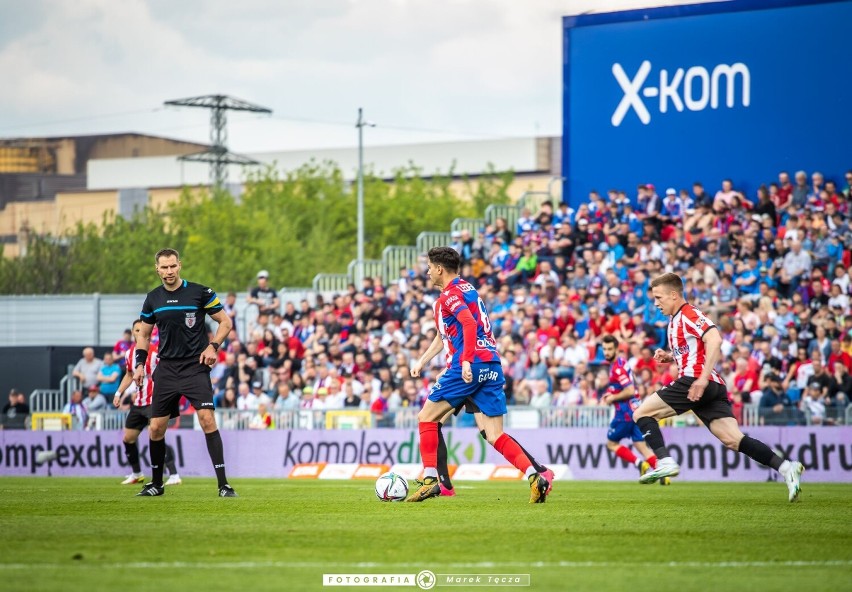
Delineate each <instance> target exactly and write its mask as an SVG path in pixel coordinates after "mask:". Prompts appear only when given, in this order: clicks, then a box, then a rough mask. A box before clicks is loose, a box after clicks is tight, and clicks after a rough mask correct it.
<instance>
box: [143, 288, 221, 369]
mask: <svg viewBox="0 0 852 592" xmlns="http://www.w3.org/2000/svg"><path fill="white" fill-rule="evenodd" d="M220 310H222V303H221V302H219V297H218V296H216V292H214V291H213V290H212V289H210V288H208V287H206V286H202V285H201V284H194V283H192V282H188V281H186V280H183V283H182V284H181V286H180V287H179V288H178V289H177V290H175V291H174V292H169V291H168V290H166V288H165V287H164V286H162V285H161V286H159V287H158V288H155V289H153V290H151V291H150V292H148V296H147V297H146V298H145V304H143V305H142V314H141V315H140V317H139V318H140V319H142V320H143V321H145V322H146V323H148V324H151V325H157V327H158V328H159V330H160V346H159V356H160V358H161V359H163V360H175V359H181V358H191V357H197V356H199V355H201V352H203V351H204V350H205V348H206V347H207V345H208V344H209V343H210V342H209V340H208V339H207V327H206V326H205V324H204V318H205V316H206V315H208V314H215V313H217V312H219V311H220Z"/></svg>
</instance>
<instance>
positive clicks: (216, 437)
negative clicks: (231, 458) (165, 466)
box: [160, 430, 228, 487]
mask: <svg viewBox="0 0 852 592" xmlns="http://www.w3.org/2000/svg"><path fill="white" fill-rule="evenodd" d="M205 436H206V437H207V452H208V453H209V454H210V460H211V461H213V468H214V469H215V470H216V479H217V480H218V481H219V487H222V486H223V485H227V484H228V479H227V477H225V449H224V447H223V446H222V435H221V434H220V433H219V430H216V431H215V432H210V433H209V434H205ZM160 471H161V472H162V469H160Z"/></svg>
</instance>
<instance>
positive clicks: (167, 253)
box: [154, 248, 180, 265]
mask: <svg viewBox="0 0 852 592" xmlns="http://www.w3.org/2000/svg"><path fill="white" fill-rule="evenodd" d="M160 257H175V259H177V260H178V261H180V253H178V252H177V251H176V250H175V249H168V248H166V249H160V250H159V251H157V254H156V255H154V263H156V264H158V265H159V263H160Z"/></svg>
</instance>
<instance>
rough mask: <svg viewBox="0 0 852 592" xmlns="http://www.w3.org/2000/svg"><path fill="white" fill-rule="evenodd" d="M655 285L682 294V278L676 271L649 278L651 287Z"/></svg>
mask: <svg viewBox="0 0 852 592" xmlns="http://www.w3.org/2000/svg"><path fill="white" fill-rule="evenodd" d="M657 286H662V287H663V288H668V289H670V290H673V291H675V292H679V293H680V294H681V295H682V294H683V280H682V279H680V276H679V275H678V274H676V273H664V274H663V275H660V276H657V277H655V278H654V279H653V280H651V287H652V288H656V287H657Z"/></svg>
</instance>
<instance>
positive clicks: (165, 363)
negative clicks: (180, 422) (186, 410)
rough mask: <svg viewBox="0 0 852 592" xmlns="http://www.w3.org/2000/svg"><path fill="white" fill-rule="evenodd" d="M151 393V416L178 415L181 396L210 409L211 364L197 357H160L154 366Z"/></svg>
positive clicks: (211, 401) (211, 390) (211, 403)
mask: <svg viewBox="0 0 852 592" xmlns="http://www.w3.org/2000/svg"><path fill="white" fill-rule="evenodd" d="M153 378H154V396H153V397H152V401H153V403H152V405H151V407H152V409H151V417H166V416H168V417H177V416H178V415H180V398H181V396H184V397H186V398H187V400H189V402H190V403H192V406H193V407H195V408H196V409H211V410H212V409H213V385H212V384H211V383H210V366H206V365H204V364H201V363H199V362H198V358H197V357H193V358H184V359H182V360H163V359H161V360H160V361H159V363H158V364H157V369H156V370H154V377H153Z"/></svg>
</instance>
